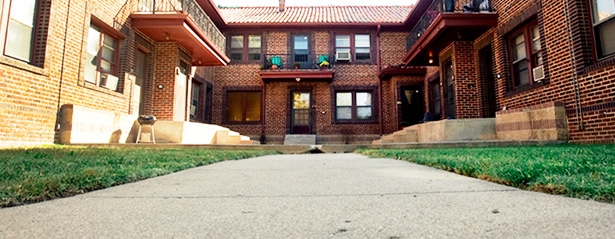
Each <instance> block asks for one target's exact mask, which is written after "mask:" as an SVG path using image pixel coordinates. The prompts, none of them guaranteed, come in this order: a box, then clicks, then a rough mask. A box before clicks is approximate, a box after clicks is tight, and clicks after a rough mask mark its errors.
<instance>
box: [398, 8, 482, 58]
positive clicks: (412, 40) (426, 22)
mask: <svg viewBox="0 0 615 239" xmlns="http://www.w3.org/2000/svg"><path fill="white" fill-rule="evenodd" d="M475 12H493V9H492V7H491V1H490V0H433V2H432V3H431V5H429V7H428V8H427V10H425V12H424V13H423V15H422V16H421V18H420V20H419V21H418V22H417V24H416V25H415V26H414V28H412V31H410V34H409V35H408V38H406V50H410V49H411V48H412V47H413V46H414V44H416V42H417V41H418V39H420V38H421V36H423V33H425V30H427V28H429V26H431V24H432V23H433V21H434V20H435V19H436V18H437V17H438V16H440V14H442V13H444V14H447V13H475Z"/></svg>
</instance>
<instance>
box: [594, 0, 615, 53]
mask: <svg viewBox="0 0 615 239" xmlns="http://www.w3.org/2000/svg"><path fill="white" fill-rule="evenodd" d="M591 2H592V20H593V21H592V22H593V25H594V37H595V41H596V52H597V54H598V57H599V58H603V57H606V56H611V55H615V40H613V39H615V1H613V0H592V1H591Z"/></svg>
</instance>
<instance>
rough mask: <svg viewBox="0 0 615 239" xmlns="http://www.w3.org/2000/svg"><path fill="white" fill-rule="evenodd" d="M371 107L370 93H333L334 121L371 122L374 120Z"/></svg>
mask: <svg viewBox="0 0 615 239" xmlns="http://www.w3.org/2000/svg"><path fill="white" fill-rule="evenodd" d="M372 106H373V101H372V92H370V91H338V92H336V93H335V119H336V121H341V122H354V121H371V120H373V119H374V117H373V114H374V110H373V107H372Z"/></svg>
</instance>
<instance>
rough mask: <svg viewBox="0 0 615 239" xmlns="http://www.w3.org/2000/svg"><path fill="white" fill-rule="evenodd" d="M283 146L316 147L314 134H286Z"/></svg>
mask: <svg viewBox="0 0 615 239" xmlns="http://www.w3.org/2000/svg"><path fill="white" fill-rule="evenodd" d="M284 145H316V135H315V134H287V135H285V136H284Z"/></svg>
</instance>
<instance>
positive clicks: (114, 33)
mask: <svg viewBox="0 0 615 239" xmlns="http://www.w3.org/2000/svg"><path fill="white" fill-rule="evenodd" d="M90 22H91V23H92V24H94V25H96V26H97V27H100V29H102V30H103V31H104V32H105V33H106V34H109V35H111V36H112V37H113V38H116V39H118V40H123V39H124V38H126V35H124V33H122V32H120V31H118V30H117V29H115V28H113V27H112V26H109V25H108V24H107V23H106V22H104V21H103V20H101V19H100V18H98V17H96V16H95V15H91V17H90Z"/></svg>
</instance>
